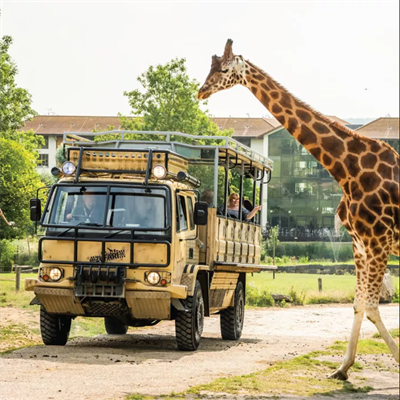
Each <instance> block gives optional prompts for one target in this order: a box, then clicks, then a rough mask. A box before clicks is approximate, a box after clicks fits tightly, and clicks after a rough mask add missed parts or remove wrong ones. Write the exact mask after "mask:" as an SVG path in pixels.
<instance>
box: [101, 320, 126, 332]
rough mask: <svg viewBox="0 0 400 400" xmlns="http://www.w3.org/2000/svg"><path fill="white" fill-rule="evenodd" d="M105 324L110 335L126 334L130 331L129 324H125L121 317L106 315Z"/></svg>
mask: <svg viewBox="0 0 400 400" xmlns="http://www.w3.org/2000/svg"><path fill="white" fill-rule="evenodd" d="M104 325H105V327H106V332H107V333H108V334H109V335H125V334H126V332H128V325H124V324H123V323H122V322H121V321H120V320H119V319H117V318H113V317H105V318H104Z"/></svg>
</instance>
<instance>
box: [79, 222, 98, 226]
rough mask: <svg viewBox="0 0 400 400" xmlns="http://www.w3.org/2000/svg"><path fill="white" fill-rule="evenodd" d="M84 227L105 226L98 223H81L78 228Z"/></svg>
mask: <svg viewBox="0 0 400 400" xmlns="http://www.w3.org/2000/svg"><path fill="white" fill-rule="evenodd" d="M79 225H84V226H103V224H99V223H97V222H79V224H76V226H79Z"/></svg>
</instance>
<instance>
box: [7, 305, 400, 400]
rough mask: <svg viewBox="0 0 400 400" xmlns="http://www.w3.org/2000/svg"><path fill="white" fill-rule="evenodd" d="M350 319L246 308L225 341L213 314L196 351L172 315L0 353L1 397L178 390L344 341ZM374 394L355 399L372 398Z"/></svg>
mask: <svg viewBox="0 0 400 400" xmlns="http://www.w3.org/2000/svg"><path fill="white" fill-rule="evenodd" d="M381 314H382V318H383V320H384V322H385V324H386V326H387V327H388V328H389V329H391V328H396V327H398V326H399V307H398V306H397V305H388V306H383V307H381ZM8 318H12V317H11V315H10V313H9V314H8ZM352 319H353V311H352V308H351V306H340V307H326V306H314V307H299V308H289V309H270V308H268V309H257V310H246V320H245V328H244V332H243V336H242V339H241V340H240V341H239V342H227V341H223V340H222V339H221V338H220V334H219V317H217V316H213V317H211V318H207V319H206V324H205V329H204V333H203V339H202V342H201V345H200V348H199V350H198V351H197V352H194V353H187V352H179V351H177V350H176V346H175V338H174V323H173V322H164V323H161V324H159V325H157V326H156V327H153V328H151V329H140V330H137V331H135V334H129V335H125V336H106V335H100V336H96V337H93V338H89V339H88V338H80V339H75V340H73V341H70V342H69V343H68V344H67V346H65V347H49V346H36V347H30V348H25V349H20V350H16V351H14V352H12V353H10V354H7V355H4V356H3V357H2V358H1V392H0V398H1V399H2V400H3V399H4V400H17V399H18V400H19V399H24V400H47V399H55V400H67V399H71V400H72V399H73V400H95V399H96V400H99V399H104V400H105V399H107V400H108V399H122V398H123V397H124V396H125V395H126V394H129V393H141V394H149V395H157V394H169V393H171V392H172V391H174V392H180V391H183V390H187V389H188V388H189V387H190V386H194V385H198V384H202V383H208V382H210V381H212V380H214V379H215V378H217V377H221V376H229V375H243V374H248V373H251V372H255V371H258V370H261V369H265V368H266V367H267V366H268V365H269V364H270V363H272V362H275V361H279V360H285V359H288V358H291V357H293V356H296V355H300V354H305V353H308V352H310V351H312V350H320V349H323V348H324V347H326V346H327V345H329V344H330V343H332V342H334V341H335V340H346V339H348V338H349V334H350V328H351V324H352ZM373 333H375V327H374V326H373V325H372V324H371V323H370V322H369V321H365V323H364V324H363V328H362V333H361V336H362V337H366V336H370V335H371V334H373ZM384 357H386V356H384ZM387 358H389V357H387ZM390 362H391V361H389V363H390ZM392 364H393V366H395V363H394V361H393V362H392ZM371 373H372V372H371ZM392 375H393V374H392ZM371 381H375V385H372V386H373V387H376V388H378V389H379V393H378V395H379V396H381V395H384V397H377V398H381V399H385V400H389V399H390V398H392V396H393V395H394V396H395V395H396V394H397V398H398V394H399V382H398V377H397V378H396V377H395V378H393V377H389V376H388V375H387V374H386V375H385V374H384V373H379V372H376V376H375V375H374V376H371ZM373 395H374V394H373V393H372V394H368V395H366V394H363V396H364V397H361V398H363V399H366V398H368V399H371V400H372V399H373V398H374V397H372V396H373ZM387 396H389V397H387ZM346 398H349V397H346ZM359 398H360V397H359ZM393 398H395V397H393Z"/></svg>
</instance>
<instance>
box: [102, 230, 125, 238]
mask: <svg viewBox="0 0 400 400" xmlns="http://www.w3.org/2000/svg"><path fill="white" fill-rule="evenodd" d="M125 231H128V232H129V229H120V230H119V231H117V232H113V233H110V234H109V235H107V236H106V237H105V238H104V239H108V238H110V237H113V236H115V235H117V234H118V233H121V232H125Z"/></svg>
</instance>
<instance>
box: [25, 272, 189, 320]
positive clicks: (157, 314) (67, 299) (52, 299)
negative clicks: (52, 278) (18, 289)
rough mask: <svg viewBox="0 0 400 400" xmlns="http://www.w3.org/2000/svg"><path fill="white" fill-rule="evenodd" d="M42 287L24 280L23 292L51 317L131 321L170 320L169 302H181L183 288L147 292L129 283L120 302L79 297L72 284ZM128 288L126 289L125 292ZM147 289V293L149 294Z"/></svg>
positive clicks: (133, 283) (185, 290) (135, 284)
mask: <svg viewBox="0 0 400 400" xmlns="http://www.w3.org/2000/svg"><path fill="white" fill-rule="evenodd" d="M65 283H66V284H67V285H69V287H65V286H64V287H63V286H62V282H60V283H58V284H55V283H43V282H40V281H39V280H37V279H26V280H25V290H28V291H33V292H34V293H35V295H36V297H37V298H38V300H39V302H40V303H41V304H42V305H43V306H44V307H45V309H46V310H47V312H49V313H51V314H63V315H74V316H78V315H82V316H83V315H86V316H95V317H105V316H122V315H125V316H130V317H132V318H134V319H159V320H169V319H170V318H171V299H173V298H175V299H185V298H186V297H187V288H186V286H180V285H172V286H168V287H153V288H149V286H146V285H144V284H142V283H140V282H129V283H127V284H126V286H125V290H124V297H123V298H118V299H116V298H112V297H98V296H96V297H92V296H85V297H79V296H77V295H76V291H75V287H74V286H73V283H72V282H69V281H67V282H65ZM128 286H129V288H128ZM149 289H151V290H149Z"/></svg>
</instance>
